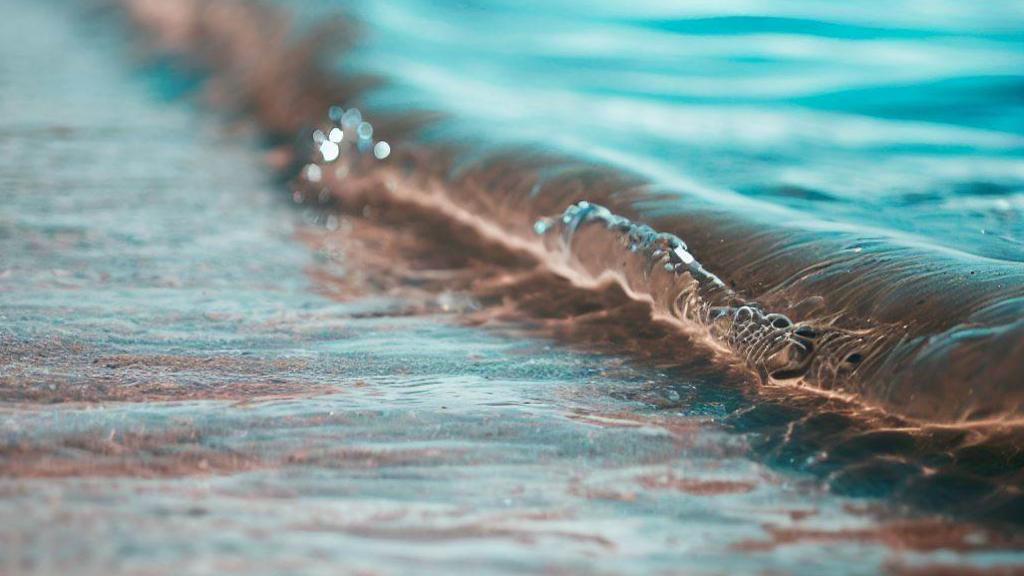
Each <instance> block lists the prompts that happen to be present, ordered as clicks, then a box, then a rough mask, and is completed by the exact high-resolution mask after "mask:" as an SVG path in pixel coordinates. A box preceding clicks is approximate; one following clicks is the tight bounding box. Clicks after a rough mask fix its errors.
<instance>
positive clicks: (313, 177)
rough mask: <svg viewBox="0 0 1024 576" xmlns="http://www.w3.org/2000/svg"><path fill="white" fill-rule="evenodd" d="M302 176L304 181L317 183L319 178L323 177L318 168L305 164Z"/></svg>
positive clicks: (314, 165)
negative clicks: (304, 178)
mask: <svg viewBox="0 0 1024 576" xmlns="http://www.w3.org/2000/svg"><path fill="white" fill-rule="evenodd" d="M304 174H305V176H306V180H309V181H310V182H319V181H320V178H321V177H322V176H323V171H322V170H320V166H318V165H316V164H306V168H305V170H304Z"/></svg>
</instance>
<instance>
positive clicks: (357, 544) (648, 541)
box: [0, 0, 1024, 574]
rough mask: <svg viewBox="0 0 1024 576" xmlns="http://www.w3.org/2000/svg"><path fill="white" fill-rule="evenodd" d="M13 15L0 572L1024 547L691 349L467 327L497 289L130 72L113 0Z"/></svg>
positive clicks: (3, 284)
mask: <svg viewBox="0 0 1024 576" xmlns="http://www.w3.org/2000/svg"><path fill="white" fill-rule="evenodd" d="M467 10H468V11H469V12H470V13H473V11H472V6H469V7H468V8H467ZM536 11H537V13H538V14H542V13H543V11H542V10H541V8H540V7H537V10H536ZM3 12H4V14H3V15H4V18H0V39H2V40H0V46H2V47H3V51H4V53H5V54H9V55H11V57H10V58H4V59H3V60H2V61H0V79H2V82H0V110H2V111H3V117H4V119H5V120H3V123H2V124H0V191H2V194H3V203H2V205H0V316H2V328H0V347H2V348H0V369H2V372H0V391H2V392H0V393H2V400H3V403H2V404H0V422H2V430H3V436H2V438H3V444H2V445H0V446H2V452H0V470H2V474H0V476H2V479H0V493H2V494H3V498H2V499H0V536H2V537H0V542H2V544H0V566H2V567H3V568H4V571H5V572H6V573H11V574H34V573H63V572H66V571H68V570H73V571H75V572H76V573H82V574H89V573H95V574H100V573H103V574H106V573H110V572H112V571H116V572H145V571H150V572H157V573H193V574H206V573H208V574H224V573H244V574H284V573H296V572H302V573H330V574H336V573H339V572H342V573H353V574H355V573H362V572H382V573H406V572H410V571H418V572H433V573H451V572H453V571H459V570H463V571H465V570H472V571H474V572H480V573H519V572H524V571H529V572H541V571H553V572H569V573H572V572H578V573H615V574H629V573H638V574H639V573H651V572H658V571H660V572H666V573H667V572H672V571H677V570H683V571H685V572H694V573H709V574H714V573H728V574H742V573H750V574H756V573H762V572H763V571H765V570H775V571H780V572H792V573H802V572H829V573H848V574H874V573H878V572H880V571H883V570H890V571H894V572H898V571H913V570H915V569H921V570H927V569H934V568H935V567H936V566H939V565H941V566H957V567H963V565H968V566H970V567H981V568H985V567H991V566H1004V565H1016V564H1020V563H1021V562H1022V561H1024V558H1022V556H1021V554H1020V552H1018V549H1019V546H1018V543H1016V542H1014V541H1012V539H1007V537H1006V536H1005V534H1002V533H1000V532H990V531H989V530H987V529H986V528H984V527H979V526H977V525H973V524H970V523H967V522H956V521H950V520H948V519H944V518H941V517H936V516H932V515H928V514H922V513H916V512H913V511H907V510H904V509H902V508H901V507H900V506H897V505H893V504H891V503H887V502H886V501H884V500H882V501H879V500H867V501H866V500H862V499H854V498H849V497H845V496H841V495H837V494H833V493H830V492H829V491H828V490H827V488H826V487H825V485H823V483H822V482H820V478H819V477H818V476H815V475H813V474H806V473H802V472H801V471H800V469H799V466H794V463H795V462H793V461H792V460H793V459H794V454H795V453H796V454H801V455H803V454H804V451H805V449H806V448H807V447H809V446H810V447H813V446H814V443H813V441H807V442H800V443H798V444H797V447H798V448H795V449H794V448H792V447H793V446H794V444H792V443H787V442H782V443H781V444H770V446H776V447H777V446H779V445H781V446H783V447H786V446H788V447H790V448H784V449H782V450H780V451H778V452H777V457H778V459H779V461H780V462H781V461H784V460H790V462H788V464H789V465H788V466H785V465H784V466H773V465H771V462H770V461H769V460H770V459H769V458H766V452H768V451H769V450H771V449H772V448H770V447H767V448H766V447H763V446H762V441H763V440H764V439H765V438H766V437H770V436H771V435H772V434H774V428H773V432H772V434H769V433H767V432H766V429H768V428H771V427H773V426H775V425H776V424H780V423H781V426H782V428H788V433H789V434H790V435H792V434H794V433H795V434H796V435H797V436H799V435H800V434H801V432H800V430H803V429H804V428H801V427H800V426H798V425H793V426H790V424H789V423H790V422H791V421H792V419H793V418H794V416H793V415H792V414H789V413H788V412H787V410H788V409H787V408H786V405H785V404H779V403H766V404H764V405H763V406H767V407H768V408H767V409H766V410H765V409H759V406H761V405H757V404H754V403H753V402H754V400H752V397H751V396H750V394H749V393H748V392H747V389H748V388H749V381H748V379H747V377H748V375H746V374H743V373H739V372H734V371H730V370H728V369H726V368H723V367H720V366H715V365H713V363H712V360H713V359H712V358H710V357H708V355H707V354H706V353H705V352H702V351H701V349H700V347H699V346H697V345H696V344H695V343H693V342H689V341H688V340H686V339H678V338H677V337H676V336H675V335H673V338H672V340H670V341H662V342H661V344H663V345H668V344H669V343H674V345H675V346H677V347H679V348H680V349H682V350H684V351H685V352H686V353H687V356H688V357H692V358H695V359H696V360H697V362H696V364H697V365H694V364H695V363H694V362H680V361H676V362H672V363H666V362H665V358H664V357H659V358H658V360H659V362H645V361H642V359H641V360H638V359H637V358H636V356H637V355H634V354H627V353H625V351H623V353H620V354H616V353H615V349H614V348H612V349H611V350H610V351H609V350H608V347H607V346H605V347H603V349H601V350H594V349H591V348H590V347H588V346H586V345H585V343H586V340H585V339H584V340H582V341H583V342H584V345H578V344H579V342H580V341H581V339H580V338H578V337H567V338H559V337H558V333H557V332H555V333H554V334H555V335H553V336H551V335H549V336H548V337H544V336H543V335H544V334H550V332H548V331H545V330H543V329H541V330H537V329H534V328H536V326H535V324H538V323H539V324H542V325H543V324H545V323H546V322H544V321H538V320H537V319H536V316H534V317H530V316H528V315H526V314H521V313H520V314H517V313H512V314H508V315H499V314H494V315H489V314H485V318H493V317H495V316H497V317H499V318H500V321H489V322H486V323H484V325H483V326H475V325H473V322H472V321H471V320H473V319H474V318H477V316H475V314H477V313H479V312H481V311H483V312H487V311H488V310H487V307H488V306H495V307H497V304H489V303H488V302H487V301H486V300H484V301H483V302H480V301H477V300H476V299H474V298H473V297H472V295H467V294H464V293H461V292H460V291H459V290H457V289H455V290H435V289H434V288H433V285H432V279H436V278H441V279H442V282H441V284H442V285H448V286H452V287H457V286H458V282H456V281H455V280H457V279H458V276H457V275H456V274H453V272H452V270H449V269H446V268H439V267H436V266H435V267H431V266H430V265H429V263H430V262H431V260H430V259H429V258H428V257H423V256H422V255H420V257H419V258H410V259H408V260H405V261H402V260H389V262H390V263H392V264H399V265H404V264H413V265H414V266H412V267H413V268H415V270H414V272H418V275H416V274H412V273H410V274H409V276H405V277H399V280H400V281H397V282H392V277H391V276H388V275H386V274H384V273H383V272H382V270H383V267H381V266H379V265H375V258H374V254H376V253H383V255H384V256H385V257H387V258H388V259H390V258H392V257H393V256H394V253H393V252H392V251H390V250H388V249H387V247H388V242H391V241H392V240H393V239H394V238H396V237H398V236H399V231H396V230H394V229H391V228H389V227H388V226H387V223H386V222H380V221H378V220H375V219H374V218H373V212H372V210H370V211H367V212H365V213H364V214H362V215H361V217H359V218H355V217H352V216H350V215H341V216H336V215H331V216H333V217H334V220H330V219H329V217H328V216H327V215H326V214H325V212H324V211H323V209H322V207H320V206H315V205H314V206H310V204H311V203H307V202H304V203H303V204H302V205H299V206H296V205H295V204H294V203H293V202H291V194H290V192H291V191H290V190H288V189H286V188H285V186H284V185H282V184H281V183H280V182H278V181H276V180H275V179H274V178H273V177H272V174H271V171H270V170H269V169H268V168H267V167H266V165H265V163H264V162H263V161H262V160H263V159H264V157H265V156H264V155H265V154H266V150H265V149H263V148H261V147H260V146H259V145H258V135H257V134H256V133H255V132H254V131H253V130H252V128H251V127H247V126H246V125H245V124H244V123H243V124H242V125H241V126H238V125H226V123H224V122H222V121H221V119H220V118H219V117H218V116H215V115H213V114H211V113H209V112H203V111H201V110H200V109H198V108H199V107H198V106H197V105H195V102H194V101H193V100H192V99H190V95H192V96H194V95H195V94H196V93H197V92H196V90H197V87H196V86H195V83H194V82H193V81H192V80H191V79H190V78H188V77H187V76H183V75H182V74H181V73H180V72H179V71H175V70H172V69H171V67H163V66H160V65H152V64H149V65H146V66H139V65H138V64H137V63H133V62H132V61H131V60H130V58H129V55H130V54H131V53H132V52H131V51H132V48H133V47H134V46H133V45H132V44H131V43H130V42H128V41H125V40H124V39H123V37H122V36H121V35H120V33H118V32H117V29H116V28H114V27H112V26H111V25H110V24H109V22H107V21H106V20H105V19H104V18H105V17H104V16H103V15H102V14H96V13H93V12H89V11H83V9H82V7H80V6H77V5H74V4H66V3H60V2H55V3H51V4H40V3H35V2H28V1H20V0H18V1H16V2H13V3H9V4H7V5H5V7H4V8H3ZM496 131H498V133H499V134H500V131H499V130H498V128H497V126H496ZM414 245H415V244H414ZM382 246H383V248H382ZM559 290H561V288H559V289H558V290H555V289H552V290H549V291H542V292H541V297H540V298H538V299H539V300H543V299H544V298H552V297H553V295H554V294H557V293H558V291H559ZM615 302H618V303H619V304H622V301H621V300H615ZM540 304H542V303H540ZM540 304H537V307H540ZM622 305H623V306H625V304H622ZM481 308H483V310H481ZM590 312H591V313H594V315H596V316H598V317H599V316H600V312H597V311H596V310H590ZM549 316H550V317H549V318H547V321H549V322H550V321H551V320H552V318H557V312H552V311H549ZM570 325H571V324H570ZM635 326H639V325H635ZM636 330H639V327H638V328H636ZM630 331H631V332H633V331H634V330H632V329H631V330H630ZM565 341H568V342H569V344H566V342H565ZM573 343H576V344H577V345H570V344H573ZM612 343H613V344H614V340H613V341H612ZM691 346H692V348H691ZM735 422H739V423H738V424H733V423H735ZM819 424H820V422H819ZM811 430H815V431H818V432H819V433H820V432H821V430H822V427H821V426H820V425H819V426H816V427H812V428H811ZM874 438H877V437H874ZM804 440H812V439H804ZM810 455H811V454H807V456H810ZM824 546H827V553H824V552H823V547H824Z"/></svg>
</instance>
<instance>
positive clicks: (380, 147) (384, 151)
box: [373, 140, 391, 160]
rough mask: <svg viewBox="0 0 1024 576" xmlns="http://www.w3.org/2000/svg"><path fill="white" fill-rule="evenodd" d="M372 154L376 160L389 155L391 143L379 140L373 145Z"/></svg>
mask: <svg viewBox="0 0 1024 576" xmlns="http://www.w3.org/2000/svg"><path fill="white" fill-rule="evenodd" d="M373 155H374V156H375V157H376V158H377V160H383V159H385V158H387V157H388V156H390V155H391V145H390V144H388V143H387V142H385V141H383V140H381V141H380V142H377V143H376V144H375V145H374V146H373Z"/></svg>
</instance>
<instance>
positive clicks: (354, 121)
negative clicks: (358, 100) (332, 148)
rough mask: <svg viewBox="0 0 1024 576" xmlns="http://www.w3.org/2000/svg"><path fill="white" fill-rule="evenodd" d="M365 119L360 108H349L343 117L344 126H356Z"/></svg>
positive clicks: (342, 125) (342, 123)
mask: <svg viewBox="0 0 1024 576" xmlns="http://www.w3.org/2000/svg"><path fill="white" fill-rule="evenodd" d="M362 121H363V113H362V112H360V111H359V108H349V109H348V110H346V111H345V114H343V115H342V117H341V127H342V128H355V127H356V126H359V124H360V123H362Z"/></svg>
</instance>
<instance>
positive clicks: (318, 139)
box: [313, 130, 327, 146]
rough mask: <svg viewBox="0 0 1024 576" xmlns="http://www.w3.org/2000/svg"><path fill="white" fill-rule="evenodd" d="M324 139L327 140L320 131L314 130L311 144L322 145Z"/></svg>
mask: <svg viewBox="0 0 1024 576" xmlns="http://www.w3.org/2000/svg"><path fill="white" fill-rule="evenodd" d="M326 139H327V136H326V135H324V133H323V131H322V130H314V131H313V143H314V144H316V145H317V146H319V145H321V144H323V143H324V140H326Z"/></svg>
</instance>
